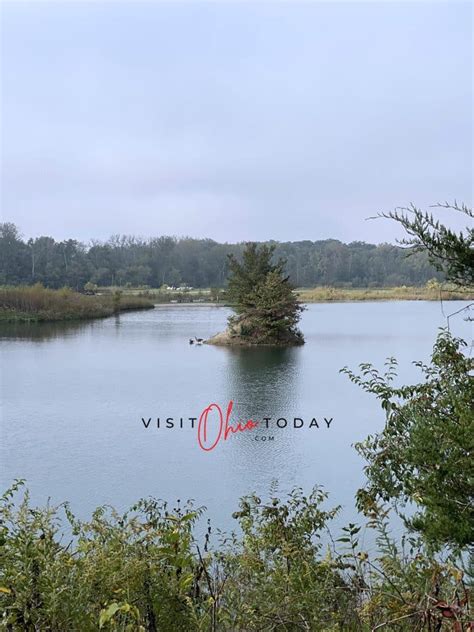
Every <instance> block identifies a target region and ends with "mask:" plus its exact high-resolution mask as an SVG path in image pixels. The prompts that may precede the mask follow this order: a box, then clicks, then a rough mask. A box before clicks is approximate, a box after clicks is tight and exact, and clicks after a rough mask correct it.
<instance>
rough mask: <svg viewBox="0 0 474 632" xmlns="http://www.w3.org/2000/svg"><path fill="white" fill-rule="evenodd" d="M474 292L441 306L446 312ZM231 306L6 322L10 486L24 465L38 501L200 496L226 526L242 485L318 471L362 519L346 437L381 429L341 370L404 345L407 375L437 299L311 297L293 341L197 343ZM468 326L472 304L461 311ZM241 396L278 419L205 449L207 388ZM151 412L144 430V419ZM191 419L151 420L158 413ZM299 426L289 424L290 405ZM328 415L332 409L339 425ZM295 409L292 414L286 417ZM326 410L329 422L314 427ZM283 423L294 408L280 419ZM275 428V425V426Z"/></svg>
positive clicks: (287, 481)
mask: <svg viewBox="0 0 474 632" xmlns="http://www.w3.org/2000/svg"><path fill="white" fill-rule="evenodd" d="M462 305H464V303H462V302H458V301H457V302H450V303H445V304H444V313H445V314H448V313H450V312H454V311H455V310H456V309H459V308H460V307H461V306H462ZM229 313H230V312H229V310H228V309H226V308H223V307H212V306H189V307H188V306H186V307H185V306H159V307H157V308H156V309H155V310H153V311H144V312H135V313H129V314H123V315H121V316H119V317H115V318H109V319H106V320H100V321H93V322H88V323H82V324H75V325H64V324H42V325H32V326H25V325H22V326H11V327H10V326H8V327H7V326H5V325H4V326H2V328H1V329H0V336H1V347H2V366H3V371H2V378H3V379H2V392H3V405H2V413H3V414H2V430H1V432H2V441H1V455H0V456H1V465H0V479H1V480H0V482H1V485H2V488H5V487H6V486H7V485H9V484H10V482H11V481H12V479H14V478H16V477H19V478H20V477H21V478H25V479H27V481H28V486H29V488H30V490H31V493H32V498H33V500H34V501H35V502H38V503H44V502H45V501H46V500H47V498H48V497H51V498H52V500H53V502H60V501H63V500H66V499H67V500H69V501H70V502H71V504H72V508H73V509H74V510H75V511H76V513H78V514H79V515H80V516H82V517H86V516H87V515H88V514H89V512H90V511H91V509H93V508H94V507H95V506H97V505H99V504H103V503H110V504H113V505H115V506H116V507H118V508H119V509H125V508H127V507H128V506H129V505H130V504H132V503H133V502H134V501H135V500H137V499H138V498H140V497H143V496H147V495H153V496H157V497H161V498H166V499H169V500H171V501H173V500H176V499H177V498H182V499H184V498H194V499H196V502H197V503H198V504H203V505H206V506H207V508H208V515H209V516H210V517H211V518H212V521H213V523H214V524H215V525H216V526H219V527H222V528H226V529H227V528H230V527H232V526H233V524H232V522H233V521H232V519H231V514H232V512H233V511H235V509H236V508H237V499H238V498H239V497H240V496H241V495H243V494H246V493H249V492H251V491H257V492H260V493H263V494H264V493H265V492H267V491H268V489H269V486H270V484H271V482H272V480H274V479H278V481H279V485H280V488H281V489H282V490H288V489H289V488H291V487H292V486H294V485H300V486H303V487H304V488H305V489H309V488H310V487H311V486H312V485H314V484H321V485H324V487H325V488H326V489H327V490H328V491H329V492H330V493H331V501H332V504H342V505H343V506H344V509H343V512H342V515H341V517H340V519H339V522H340V523H345V522H346V521H347V520H350V519H353V518H354V517H355V510H354V506H353V496H354V492H355V490H356V489H357V487H358V485H360V483H361V482H362V480H363V477H362V465H363V463H362V460H361V459H360V457H358V455H357V454H356V452H355V451H354V449H353V448H352V447H351V445H352V444H353V443H354V442H356V441H358V440H361V439H363V438H364V437H366V436H367V434H369V433H372V432H375V431H377V430H379V429H381V427H382V425H383V414H382V413H381V411H380V410H379V408H378V406H377V403H376V402H375V401H374V400H373V398H372V397H371V396H369V395H366V394H364V393H363V392H362V391H361V390H360V389H358V388H357V387H356V386H354V385H353V384H351V383H350V381H349V380H348V378H347V377H346V376H344V375H341V374H340V373H339V369H340V368H341V367H343V366H345V365H348V366H350V367H352V368H357V365H358V364H359V363H360V362H365V361H368V362H373V363H375V364H377V365H378V366H379V367H381V366H382V364H383V362H384V360H385V358H386V357H388V356H391V355H395V356H396V357H397V358H398V360H399V363H400V379H401V380H403V381H404V382H407V381H410V380H412V379H416V378H417V376H418V375H419V374H418V371H417V369H416V368H414V367H413V366H412V365H411V364H410V363H411V361H412V360H420V359H421V360H425V361H426V360H427V359H428V358H429V354H430V350H431V347H432V343H433V340H434V338H435V335H436V332H437V328H438V327H440V326H444V325H445V323H446V321H445V318H444V315H443V311H442V308H441V306H440V304H439V303H435V302H386V303H337V304H317V305H311V306H309V307H308V309H307V311H306V312H305V313H304V315H303V319H302V323H301V328H302V330H303V331H304V334H305V337H306V345H305V346H304V347H301V348H295V349H228V348H218V347H212V346H206V345H203V346H198V347H196V346H190V345H189V344H188V338H189V337H190V336H194V335H196V336H198V337H208V336H210V335H212V334H214V333H216V332H218V331H220V330H222V329H223V328H224V326H225V321H226V318H227V316H228V315H229ZM451 326H452V329H453V330H454V331H455V333H456V334H458V335H461V336H463V337H464V338H465V339H469V340H470V339H471V333H472V332H471V331H470V326H469V324H468V323H466V322H465V321H464V320H463V318H462V317H456V318H455V319H453V320H452V323H451ZM229 400H233V401H234V402H235V414H234V415H233V421H234V422H236V421H238V420H247V419H248V418H253V419H261V418H262V417H271V418H272V420H271V421H270V422H269V426H270V427H269V429H268V430H267V429H265V428H262V427H259V428H258V429H257V430H255V431H252V432H247V433H245V434H242V435H239V436H234V437H232V438H231V439H229V440H228V441H227V442H226V443H224V444H222V445H219V446H218V447H217V448H216V449H215V450H214V451H212V452H204V451H202V450H201V449H199V447H198V444H197V440H196V431H195V430H192V429H191V428H190V427H189V422H187V421H186V420H187V418H188V417H197V416H199V414H200V412H201V411H202V410H203V409H204V408H205V407H206V406H207V405H209V404H210V403H211V402H216V403H219V404H220V405H222V406H223V407H225V406H226V405H227V403H228V402H229ZM142 417H144V418H145V419H146V420H148V418H150V417H151V418H152V422H151V424H150V427H149V428H148V429H145V427H144V425H143V423H142ZM157 417H160V418H161V419H162V421H163V420H164V419H165V418H167V417H174V418H175V419H176V420H179V418H180V417H183V418H185V423H186V427H185V428H183V429H180V428H179V427H175V428H173V429H167V428H160V429H157V428H156V418H157ZM294 417H298V418H301V419H303V422H304V424H305V425H304V427H303V428H301V429H294V428H293V427H292V425H293V418H294ZM324 417H327V418H330V417H332V418H333V422H332V424H331V428H330V429H329V430H328V429H327V428H326V424H325V423H324ZM277 418H286V419H287V420H288V423H289V427H287V428H285V429H279V428H276V427H275V422H276V419H277ZM313 418H316V419H317V421H318V423H319V425H320V428H319V429H317V428H314V427H313V428H312V429H309V428H308V425H309V423H310V422H311V420H312V419H313ZM280 423H283V422H280ZM269 437H273V438H272V439H269Z"/></svg>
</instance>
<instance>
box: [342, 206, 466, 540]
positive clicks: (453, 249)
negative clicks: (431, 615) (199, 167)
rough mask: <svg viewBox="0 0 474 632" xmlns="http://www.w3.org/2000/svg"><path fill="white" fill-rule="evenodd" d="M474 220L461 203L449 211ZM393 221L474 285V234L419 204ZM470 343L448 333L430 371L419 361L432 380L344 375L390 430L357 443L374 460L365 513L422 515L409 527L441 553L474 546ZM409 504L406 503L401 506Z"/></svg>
mask: <svg viewBox="0 0 474 632" xmlns="http://www.w3.org/2000/svg"><path fill="white" fill-rule="evenodd" d="M442 206H443V207H445V208H451V209H453V210H455V211H458V212H462V213H464V214H466V215H467V216H469V217H472V211H471V210H470V209H468V208H467V207H466V206H464V205H462V206H459V205H457V204H454V205H449V204H445V205H442ZM407 211H409V212H403V211H402V212H400V211H394V212H393V213H388V214H386V215H384V217H389V218H391V219H394V220H396V221H398V222H400V223H401V224H402V226H403V227H404V228H405V229H406V231H407V232H408V234H409V235H410V236H411V238H410V239H408V240H405V241H404V243H408V244H411V245H412V246H413V247H414V248H415V249H417V250H426V251H427V252H428V255H429V258H430V260H431V261H432V262H433V263H434V264H435V265H436V266H438V267H439V268H442V269H444V271H445V273H446V278H447V280H448V281H452V282H454V283H457V284H459V285H471V286H472V285H473V281H474V261H473V253H472V244H473V236H474V233H473V230H472V229H469V228H468V229H467V234H466V235H464V234H463V233H460V234H456V233H455V232H454V231H453V230H451V229H449V228H447V227H446V226H444V225H442V224H440V222H439V221H437V220H434V219H433V217H432V216H431V215H429V214H426V213H423V212H422V211H420V210H419V209H417V208H416V207H414V206H412V207H410V208H409V209H408V210H407ZM465 346H466V343H465V342H464V341H463V340H460V339H456V338H453V337H452V336H451V335H450V333H449V332H442V333H441V334H440V335H439V336H438V338H437V341H436V343H435V346H434V349H433V354H432V358H431V364H430V365H424V364H422V363H420V362H418V363H416V365H417V366H419V367H420V368H421V370H422V372H423V374H424V376H425V381H424V382H422V383H420V384H415V385H412V386H402V387H401V388H394V387H393V385H392V381H393V379H394V378H395V376H396V360H395V359H394V358H390V359H389V360H388V362H387V366H388V368H387V370H386V372H385V374H384V375H381V374H380V373H379V372H378V371H377V370H376V369H374V367H373V366H372V365H370V364H361V365H360V368H361V372H362V374H361V375H356V374H354V373H353V372H352V371H350V370H349V369H347V368H344V369H342V371H343V372H345V373H346V374H348V375H349V378H350V379H351V380H352V381H353V382H355V383H356V384H358V385H359V386H361V387H362V388H363V389H364V390H366V391H367V392H369V393H372V394H374V395H376V397H377V398H379V399H380V401H381V405H382V407H383V409H384V410H385V412H386V423H385V427H384V429H383V431H382V432H381V433H379V434H376V435H374V436H369V437H368V439H367V440H366V441H365V442H362V443H359V444H357V446H356V447H357V449H358V451H359V452H360V454H362V456H364V458H365V459H366V461H367V466H366V468H365V471H366V474H367V484H366V486H365V488H364V489H361V490H359V493H358V502H359V507H360V508H361V509H363V510H364V511H365V512H366V513H370V511H372V510H373V508H374V506H376V504H377V503H378V502H379V501H383V502H392V503H393V504H394V506H395V509H396V510H397V511H399V512H401V511H403V507H404V506H405V505H406V504H407V503H410V504H411V505H412V506H414V507H415V513H414V515H412V516H411V517H408V518H406V517H405V521H406V523H407V524H408V525H409V526H410V527H411V528H412V529H413V530H415V531H418V532H420V533H421V534H422V535H423V537H424V538H425V540H426V541H427V542H428V543H429V544H430V545H432V546H434V547H436V548H441V547H442V546H444V545H450V546H452V547H453V548H455V549H463V548H465V547H471V546H472V545H473V544H474V459H473V458H472V455H473V453H474V377H473V371H474V360H473V359H472V358H470V357H467V356H466V355H465V354H464V353H463V348H464V347H465ZM400 503H401V505H400Z"/></svg>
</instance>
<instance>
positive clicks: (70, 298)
mask: <svg viewBox="0 0 474 632" xmlns="http://www.w3.org/2000/svg"><path fill="white" fill-rule="evenodd" d="M150 307H153V302H152V301H150V300H149V299H147V298H145V297H139V296H123V295H121V294H119V293H115V294H113V295H107V296H100V295H98V296H97V295H96V296H87V295H84V294H80V293H78V292H74V291H73V290H71V289H69V288H62V289H60V290H51V289H48V288H45V287H43V286H42V285H40V284H37V285H33V286H19V287H4V288H0V320H3V321H5V320H7V321H52V320H74V319H85V318H100V317H104V316H111V315H112V314H114V313H116V312H121V311H124V310H129V309H145V308H150Z"/></svg>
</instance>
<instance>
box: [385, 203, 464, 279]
mask: <svg viewBox="0 0 474 632" xmlns="http://www.w3.org/2000/svg"><path fill="white" fill-rule="evenodd" d="M434 208H444V209H450V210H453V211H456V212H457V213H460V214H462V215H465V216H466V217H467V218H469V221H470V226H467V227H466V229H465V232H462V231H461V232H459V233H456V232H455V231H454V230H453V229H451V228H449V227H448V226H445V225H444V224H442V223H441V222H440V221H439V220H438V219H436V218H435V217H434V216H433V214H432V213H428V212H425V211H422V210H421V209H419V208H417V207H416V206H415V205H414V204H411V205H410V206H408V207H406V208H402V209H396V210H394V211H391V212H389V213H381V214H380V215H379V216H380V217H385V218H389V219H393V220H395V221H396V222H398V223H399V224H401V225H402V226H403V228H404V229H405V231H406V232H407V234H408V235H409V237H408V238H405V239H403V240H401V242H400V243H401V244H404V245H406V246H409V247H411V248H412V249H413V251H415V252H417V251H425V252H427V253H428V258H429V261H430V263H431V264H432V265H434V266H435V268H436V269H437V270H441V271H443V272H445V274H446V277H447V279H448V280H449V281H451V282H453V283H456V284H457V285H462V286H472V285H474V228H473V223H472V219H473V218H474V213H473V211H472V209H471V208H469V207H468V206H466V205H465V204H458V203H457V202H454V203H453V204H449V203H448V202H445V203H444V204H436V205H435V206H434Z"/></svg>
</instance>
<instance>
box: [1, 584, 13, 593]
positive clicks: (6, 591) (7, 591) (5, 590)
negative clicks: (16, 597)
mask: <svg viewBox="0 0 474 632" xmlns="http://www.w3.org/2000/svg"><path fill="white" fill-rule="evenodd" d="M0 592H1V593H5V594H6V595H10V594H11V592H12V591H11V590H10V589H9V588H5V586H0Z"/></svg>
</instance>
